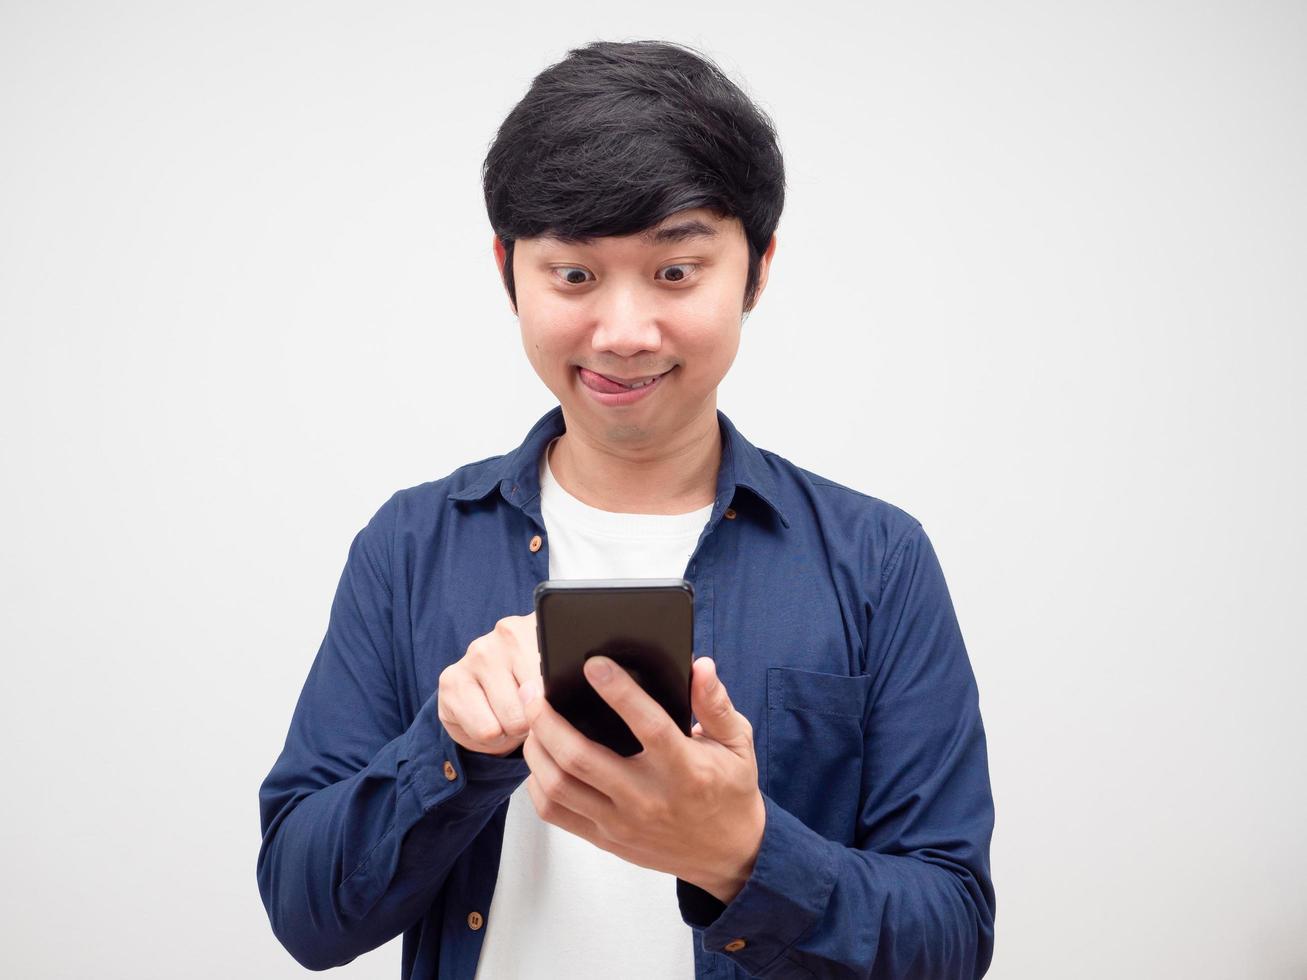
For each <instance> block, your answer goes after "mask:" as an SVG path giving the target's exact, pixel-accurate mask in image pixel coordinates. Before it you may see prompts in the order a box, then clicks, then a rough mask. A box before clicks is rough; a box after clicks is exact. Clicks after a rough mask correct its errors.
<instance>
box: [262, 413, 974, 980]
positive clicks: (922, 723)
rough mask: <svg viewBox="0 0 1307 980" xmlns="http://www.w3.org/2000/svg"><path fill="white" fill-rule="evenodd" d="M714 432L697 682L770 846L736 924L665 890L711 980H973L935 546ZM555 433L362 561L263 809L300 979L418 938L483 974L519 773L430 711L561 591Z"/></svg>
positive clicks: (348, 571)
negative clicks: (749, 755)
mask: <svg viewBox="0 0 1307 980" xmlns="http://www.w3.org/2000/svg"><path fill="white" fill-rule="evenodd" d="M717 418H718V423H719V425H720V427H721V434H722V455H721V462H720V466H719V468H718V476H717V495H716V500H715V501H714V503H713V507H712V512H711V515H710V517H709V519H708V522H707V524H706V525H705V526H704V529H703V532H702V534H701V535H700V537H699V541H698V543H697V545H696V546H695V550H694V553H693V554H692V555H691V557H690V560H689V562H688V564H687V566H686V569H685V576H684V577H685V578H686V579H687V580H689V581H690V582H691V583H692V585H693V586H694V600H695V601H694V655H695V656H696V657H698V656H711V657H712V658H713V659H714V660H715V661H716V665H717V671H718V674H719V675H720V676H721V679H722V682H723V683H724V684H725V685H726V688H727V691H728V692H729V693H730V696H731V700H732V701H733V702H734V704H735V706H736V708H737V709H738V710H740V711H741V712H743V713H744V714H745V715H746V716H747V717H748V719H749V721H750V722H751V723H752V725H753V731H754V746H755V751H756V755H757V761H758V780H759V788H760V790H761V791H762V794H763V800H764V802H765V806H766V828H765V830H764V833H763V838H762V844H761V848H760V850H759V852H758V855H757V859H756V861H755V864H754V868H753V872H752V875H751V876H750V878H749V879H748V880H747V881H746V883H745V885H744V887H743V888H742V889H741V891H740V892H739V894H738V895H736V896H735V898H734V899H733V900H732V901H731V902H730V903H729V904H723V903H722V902H721V901H719V900H718V899H716V898H715V897H713V896H712V895H710V894H709V893H707V892H706V891H704V890H702V889H700V888H698V887H697V886H695V885H691V884H690V883H688V882H686V881H683V880H681V879H679V878H678V879H676V900H677V901H678V902H679V904H680V911H681V915H682V918H683V919H684V921H685V922H686V923H687V924H688V925H689V926H690V927H691V928H692V929H693V933H692V935H693V941H694V946H695V950H694V957H695V975H696V977H698V978H704V977H714V976H716V977H728V978H729V977H741V976H754V977H775V978H782V977H802V978H812V977H873V978H890V977H922V978H925V977H930V978H933V980H943V978H964V977H965V978H975V977H980V976H982V975H983V974H984V973H985V971H986V970H987V969H988V967H989V963H990V959H991V957H992V953H993V943H994V888H993V884H992V882H991V879H990V871H989V847H990V838H991V836H992V833H993V826H994V805H993V798H992V795H991V792H990V784H989V767H988V757H987V752H986V744H985V730H984V726H983V724H982V722H981V717H980V709H979V702H978V692H977V688H976V681H975V677H974V674H973V672H972V668H971V663H970V660H969V658H968V656H967V651H966V648H965V646H964V644H963V639H962V634H961V631H960V629H959V626H958V622H957V618H956V616H955V614H954V610H953V605H952V600H951V599H950V597H949V592H948V588H947V586H946V585H945V581H944V576H943V573H942V571H941V568H940V564H939V561H938V559H937V558H936V555H935V551H934V549H933V548H932V547H931V542H930V539H929V538H928V537H927V536H926V533H925V531H924V530H923V529H922V526H921V524H920V523H919V522H918V521H917V520H916V519H915V518H914V517H912V516H911V515H910V514H908V513H906V512H904V511H903V510H901V509H899V508H898V507H895V506H894V505H892V504H889V503H887V502H885V501H883V500H880V499H877V498H875V497H871V496H868V495H866V494H864V493H860V492H858V491H856V490H852V489H850V488H848V487H844V486H841V485H840V484H838V483H834V482H832V481H830V480H827V479H823V478H822V477H819V476H817V475H815V474H813V473H811V472H809V471H807V470H805V469H802V468H800V467H798V466H796V465H794V464H793V463H791V462H789V461H788V460H787V459H784V458H783V457H781V456H778V455H776V454H775V453H772V452H768V451H767V450H762V449H758V448H756V447H755V446H753V445H752V444H750V443H749V442H748V441H747V440H746V439H745V438H744V437H743V436H741V435H740V433H739V432H738V431H737V430H736V429H735V427H734V425H732V424H731V422H730V420H729V419H728V418H727V417H726V415H725V414H724V413H722V412H721V411H718V412H717ZM564 428H565V423H564V420H563V414H562V408H561V407H555V408H554V409H552V410H551V411H550V412H548V413H546V414H545V415H544V416H543V417H542V418H541V419H540V420H539V421H538V422H536V424H535V425H534V426H533V427H532V429H531V431H530V432H529V433H528V434H527V436H526V439H525V441H524V442H523V443H522V444H521V446H519V447H518V448H517V449H515V450H513V451H512V452H510V453H507V454H505V455H500V456H493V457H490V458H488V459H484V460H481V461H479V462H476V463H469V464H468V465H466V466H462V467H460V468H459V469H457V470H455V471H454V472H453V473H451V474H449V475H448V476H445V477H443V478H442V479H439V480H435V481H432V482H428V483H423V484H421V485H419V486H415V487H411V488H408V489H405V490H401V491H399V492H397V493H396V494H394V495H393V496H392V497H391V498H390V499H389V500H388V501H386V503H385V504H383V505H382V506H381V508H380V509H379V510H378V511H377V512H376V514H375V515H374V516H373V518H372V519H371V520H370V521H369V522H368V524H367V526H366V527H364V528H363V529H362V530H361V531H359V533H358V534H357V536H356V537H355V538H354V540H353V543H352V544H351V546H350V549H349V555H348V558H347V560H346V563H345V568H344V571H343V573H342V575H341V578H340V584H339V586H338V588H337V590H336V595H335V599H334V600H333V602H332V606H331V613H330V619H329V622H328V626H327V631H326V635H325V637H324V638H323V641H322V646H321V647H320V649H319V650H318V653H317V656H316V658H315V660H314V662H313V665H312V667H311V668H310V670H309V674H308V678H307V680H306V681H305V683H304V688H303V690H302V692H301V693H300V697H299V700H298V703H297V704H296V706H295V711H294V715H293V717H292V719H291V723H290V730H289V733H288V735H287V737H286V743H285V747H284V748H283V749H282V752H281V755H280V757H279V758H278V759H277V761H276V763H275V764H274V765H273V767H272V770H271V772H269V773H268V776H267V778H266V779H265V780H264V782H263V785H262V786H261V788H260V790H259V812H260V822H261V826H262V834H263V841H262V845H261V847H260V849H259V856H258V869H257V870H258V882H259V890H260V892H261V894H262V896H263V902H264V905H265V907H266V908H267V911H268V917H269V920H270V921H271V924H272V929H273V932H274V933H275V934H276V936H277V938H278V939H279V940H280V941H281V942H282V944H283V945H285V947H286V948H287V950H289V951H290V953H291V955H292V956H294V957H295V959H296V960H298V961H299V962H300V963H301V964H302V965H304V966H306V967H308V968H310V969H315V970H321V969H326V968H328V967H332V966H337V965H341V964H344V963H347V962H349V961H350V960H352V959H354V958H355V957H357V956H358V955H360V954H361V953H364V952H367V951H368V950H371V949H375V948H376V947H378V946H380V945H382V944H383V943H385V942H387V941H388V940H390V939H392V938H394V937H395V936H397V935H399V934H400V933H403V935H404V942H403V958H402V962H403V977H404V978H405V980H409V978H414V980H426V978H434V977H440V978H460V980H464V978H465V980H471V978H472V977H473V974H474V973H475V970H476V962H477V958H478V956H479V954H480V949H481V942H482V939H483V937H484V936H485V931H484V929H483V928H482V927H483V925H484V922H485V917H486V915H487V914H488V912H489V909H490V902H491V897H492V895H493V893H494V889H495V883H496V879H497V876H498V870H499V857H500V849H501V844H502V842H503V833H504V820H505V816H506V814H507V810H508V802H509V796H510V795H511V794H512V792H513V791H514V789H516V788H517V786H518V785H519V784H520V783H521V782H522V781H523V780H524V779H525V778H526V777H527V776H528V775H529V774H530V770H529V768H528V766H527V764H526V762H525V761H524V760H523V758H522V756H521V750H520V749H518V750H517V752H515V753H514V755H513V756H509V757H504V758H500V757H496V756H493V755H488V754H482V753H477V752H471V751H469V750H467V749H465V748H463V747H462V746H460V745H459V744H458V743H456V742H455V741H453V739H451V738H450V736H449V734H448V733H447V732H446V731H445V729H444V728H443V726H442V725H441V723H440V720H439V718H438V717H437V714H436V688H437V684H438V681H439V677H440V673H441V671H442V670H444V668H445V667H447V666H448V665H450V664H452V663H454V662H456V661H458V660H460V659H462V657H463V655H464V654H465V653H466V651H467V647H468V644H469V643H471V641H472V640H473V639H475V638H476V637H478V636H480V635H482V634H484V633H488V632H490V631H491V630H492V629H493V628H494V625H495V623H496V621H497V620H499V619H500V618H502V617H504V616H508V615H526V614H528V613H530V612H531V611H532V608H533V605H532V590H533V589H534V588H535V586H536V584H537V583H538V582H541V581H543V580H544V579H547V578H548V577H549V551H548V548H549V537H548V534H547V533H546V529H545V526H544V521H543V519H542V518H541V515H540V480H539V470H538V466H539V460H540V455H541V453H542V452H543V451H544V449H545V447H546V446H547V445H548V444H549V441H550V440H551V439H552V438H553V437H554V436H557V435H558V434H560V433H561V432H563V431H564ZM850 448H851V451H852V450H853V449H854V448H855V447H850ZM536 536H539V538H540V541H539V542H537V543H536V545H537V546H536V550H532V539H533V538H535V537H536ZM671 900H672V895H671V894H670V891H669V894H668V901H671ZM584 901H585V896H583V895H578V896H577V902H578V903H581V904H582V905H583V903H584ZM594 914H595V915H596V916H602V909H599V910H595V913H594ZM601 927H602V924H601V921H600V919H599V918H596V928H601ZM501 928H502V927H501ZM509 928H511V926H509ZM541 953H542V954H546V955H547V954H548V951H547V950H542V951H541ZM621 972H622V971H621V964H620V963H615V964H614V976H620V975H621ZM687 980H688V978H687Z"/></svg>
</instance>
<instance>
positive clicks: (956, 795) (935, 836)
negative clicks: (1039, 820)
mask: <svg viewBox="0 0 1307 980" xmlns="http://www.w3.org/2000/svg"><path fill="white" fill-rule="evenodd" d="M867 666H868V670H869V672H871V673H872V674H873V686H872V690H871V696H870V697H869V698H868V701H867V703H868V709H867V714H866V715H865V717H864V719H863V731H864V733H865V741H864V751H863V766H862V792H861V797H860V803H859V811H858V820H857V833H856V841H855V845H854V846H852V847H849V846H845V845H843V844H840V843H837V842H835V841H831V840H828V839H826V838H825V837H822V836H821V835H820V834H818V833H817V832H816V831H814V830H812V829H811V828H810V827H808V826H807V825H805V824H804V823H802V822H801V821H800V820H798V819H797V818H796V817H795V816H793V815H792V814H790V813H789V812H787V811H786V810H784V809H783V808H781V807H780V806H778V805H777V804H776V803H775V802H774V801H773V800H772V799H771V798H770V797H768V796H766V795H765V794H764V801H765V803H766V816H767V823H766V827H765V830H764V832H763V838H762V843H761V846H760V847H759V850H758V855H757V859H756V862H755V864H754V867H753V871H752V873H751V875H750V877H749V878H748V880H747V881H746V882H745V885H744V887H743V888H742V889H741V890H740V892H739V893H738V894H737V895H736V896H735V897H734V898H733V899H732V900H731V902H730V903H729V904H723V903H722V902H720V901H719V900H717V899H716V898H714V897H713V896H712V895H710V894H708V893H707V892H704V891H703V890H701V889H699V888H697V887H696V886H694V885H690V884H689V883H687V882H684V881H681V880H680V879H678V880H677V884H676V888H677V897H678V898H679V899H680V902H681V911H682V917H683V918H684V919H685V921H686V922H687V923H688V924H690V925H692V926H694V927H696V928H700V929H703V930H704V935H703V943H704V947H705V948H706V949H709V950H712V951H714V952H724V954H725V955H727V956H730V957H731V958H732V959H733V960H734V961H735V962H736V963H738V964H739V966H740V967H741V968H742V969H744V970H745V971H746V972H747V973H748V974H749V975H751V976H755V977H769V978H781V977H803V978H817V977H820V978H826V977H832V978H833V977H866V978H871V980H907V978H922V980H924V978H931V980H944V978H950V980H964V978H965V980H976V978H979V977H981V976H983V975H984V974H985V972H986V971H987V970H988V969H989V964H990V960H991V958H992V956H993V947H994V908H995V906H994V888H993V884H992V882H991V879H990V873H989V844H990V838H991V837H992V834H993V827H994V804H993V799H992V795H991V792H990V785H989V764H988V756H987V751H986V742H985V730H984V726H983V724H982V722H981V718H980V709H979V699H978V691H977V688H976V682H975V677H974V674H973V673H972V669H971V664H970V661H969V659H968V657H967V653H966V648H965V646H964V645H963V640H962V634H961V631H960V629H959V627H958V623H957V619H956V616H955V615H954V610H953V604H952V600H951V599H950V597H949V594H948V588H947V586H946V585H945V582H944V576H943V572H942V570H941V569H940V566H939V561H938V559H937V557H936V555H935V551H934V549H933V547H932V546H931V543H930V540H929V538H928V537H927V536H926V533H925V531H924V530H922V528H921V525H920V524H917V525H914V526H913V528H911V529H910V530H909V531H908V532H907V533H906V534H905V535H904V537H903V538H902V539H901V540H900V542H899V544H898V546H897V547H896V549H895V551H894V553H893V556H892V557H891V558H890V560H889V562H888V563H887V564H886V569H885V574H884V577H883V580H882V587H881V590H880V601H879V603H878V604H877V607H876V609H875V611H874V615H873V620H872V623H871V641H870V654H869V657H868V664H867ZM739 939H742V940H744V943H745V945H744V946H743V947H740V948H738V949H736V950H735V951H734V952H731V951H725V947H726V946H727V945H728V944H730V943H732V942H733V941H735V940H739Z"/></svg>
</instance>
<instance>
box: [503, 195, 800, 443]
mask: <svg viewBox="0 0 1307 980" xmlns="http://www.w3.org/2000/svg"><path fill="white" fill-rule="evenodd" d="M660 233H661V234H660ZM775 245H776V241H775V238H774V237H773V239H772V241H771V244H770V245H769V247H768V249H767V252H766V254H765V255H764V256H763V259H762V263H761V267H760V268H759V283H758V295H761V292H762V287H763V285H765V283H766V276H767V268H768V266H769V264H770V261H771V256H772V253H773V251H774V250H775ZM494 249H495V254H496V257H497V260H498V261H499V263H500V266H501V268H502V265H503V260H504V251H503V246H502V245H501V244H500V242H499V239H498V238H496V239H495V242H494ZM748 257H749V253H748V246H747V243H746V241H745V237H744V228H743V226H742V225H741V224H740V222H739V220H738V219H736V218H729V219H721V218H718V217H716V216H715V215H713V213H712V212H711V211H709V210H707V209H704V208H695V209H691V210H687V211H681V212H678V213H677V214H674V215H672V216H671V217H669V218H667V219H665V220H663V221H661V222H660V223H659V224H658V225H656V226H654V227H653V228H651V229H647V230H646V231H644V232H640V233H638V234H634V235H626V236H622V237H608V238H597V239H594V240H593V241H592V242H590V243H589V244H585V245H568V244H565V243H562V242H559V241H556V240H553V239H550V238H548V237H539V238H529V239H528V238H523V239H519V240H518V242H517V244H516V246H515V248H514V255H513V274H514V280H515V287H516V291H517V316H518V320H519V324H520V327H521V330H522V344H523V347H524V348H525V350H526V354H527V357H528V359H529V360H530V361H531V365H532V366H533V367H534V368H535V371H536V374H538V375H539V376H540V379H541V380H542V381H543V382H544V383H545V385H546V386H547V387H548V388H549V390H550V391H552V392H553V393H554V395H555V396H556V397H557V398H558V401H559V403H560V404H561V405H562V407H563V410H564V413H565V416H566V418H567V422H568V425H569V427H571V426H575V425H580V426H582V427H584V429H585V430H586V431H587V432H588V433H589V434H591V435H592V436H593V437H594V438H597V439H600V440H602V441H605V442H612V443H617V444H647V443H649V442H653V441H661V440H662V439H665V438H668V437H669V436H672V435H674V433H676V432H677V431H680V430H682V429H684V428H687V427H689V426H690V425H691V423H692V422H693V421H694V420H696V419H701V418H702V416H703V415H704V413H706V412H715V409H716V391H717V385H718V384H719V383H720V382H721V380H722V378H723V377H724V376H725V375H726V372H727V370H728V369H729V368H730V366H731V363H732V362H733V361H734V360H735V354H736V351H737V350H738V348H739V344H740V326H741V320H742V316H743V312H744V311H743V302H744V283H745V278H746V275H747V272H748ZM601 375H602V376H606V377H607V378H608V379H612V381H616V382H626V383H632V382H637V381H641V380H644V379H646V378H649V377H653V376H657V380H656V381H654V382H653V384H652V385H650V386H649V387H648V388H647V389H645V390H643V391H641V390H636V389H628V388H625V387H618V386H616V385H614V384H613V383H612V382H610V381H605V380H604V379H603V378H601V377H599V376H601Z"/></svg>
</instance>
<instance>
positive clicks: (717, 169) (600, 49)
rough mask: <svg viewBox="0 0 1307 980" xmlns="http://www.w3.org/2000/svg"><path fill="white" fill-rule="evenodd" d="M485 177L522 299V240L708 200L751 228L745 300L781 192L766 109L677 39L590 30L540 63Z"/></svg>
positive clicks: (605, 227) (633, 225)
mask: <svg viewBox="0 0 1307 980" xmlns="http://www.w3.org/2000/svg"><path fill="white" fill-rule="evenodd" d="M481 180H482V186H483V188H484V190H485V197H486V211H487V212H488V213H489V216H490V224H491V227H493V228H494V231H495V234H496V235H497V236H498V237H499V240H500V241H501V242H502V243H503V245H504V250H505V252H506V259H505V262H504V285H505V286H506V287H507V289H508V294H509V298H510V299H511V300H512V302H513V306H514V308H516V306H517V290H516V288H515V286H514V282H513V244H514V242H515V241H516V240H517V239H518V238H533V237H536V236H538V235H543V234H546V233H548V234H550V235H553V236H555V237H557V238H559V239H561V240H564V241H568V240H570V241H581V240H585V239H589V238H594V237H599V236H607V235H630V234H634V233H636V232H640V231H644V230H646V229H648V228H650V227H652V226H653V225H656V224H657V223H658V222H660V221H662V220H663V219H664V218H667V217H668V216H670V215H672V214H674V213H676V212H677V211H683V210H685V209H687V208H708V209H709V210H711V211H712V212H713V213H715V214H716V215H717V216H718V217H720V218H731V217H736V218H739V220H740V223H741V224H742V225H743V227H744V235H745V238H746V239H747V241H748V245H749V267H748V276H747V279H746V281H745V288H744V298H743V306H744V309H746V310H747V309H750V308H751V307H752V305H753V302H754V300H755V299H756V295H755V292H756V290H757V286H758V267H759V263H760V261H761V257H762V253H763V252H765V251H766V250H767V245H768V243H769V242H770V241H771V237H772V233H773V232H774V231H775V230H776V225H777V223H778V222H779V221H780V217H781V209H782V207H783V206H784V203H785V167H784V163H783V161H782V159H781V151H780V147H779V145H778V141H777V138H776V131H775V128H774V126H773V124H772V121H771V119H770V118H769V117H768V116H767V114H766V113H764V112H763V111H762V110H761V109H760V108H758V106H756V105H755V104H754V103H753V102H752V101H751V100H750V99H749V97H748V96H747V95H745V94H744V92H743V91H741V90H740V88H739V87H738V86H737V85H736V84H735V83H734V82H732V81H731V80H730V79H729V78H728V77H727V76H726V75H725V74H724V73H723V72H722V70H721V69H720V68H718V67H717V65H715V64H714V63H713V62H712V61H711V60H710V59H709V58H707V57H706V56H705V55H703V54H702V53H700V52H698V51H696V50H694V49H693V48H690V47H689V46H687V45H682V44H677V43H674V42H669V41H594V42H591V43H590V44H588V45H586V46H585V47H582V48H574V49H572V50H571V51H569V52H568V54H567V57H565V58H564V59H563V60H562V61H559V62H557V63H556V64H553V65H550V66H549V67H548V68H546V69H545V70H544V71H542V72H540V74H538V75H536V77H535V78H534V79H533V80H532V82H531V87H530V89H529V90H528V91H527V93H526V95H525V96H523V97H522V100H521V101H520V102H518V104H517V105H515V106H514V107H513V109H512V111H510V112H509V114H508V116H507V117H506V118H505V119H504V121H503V123H502V124H501V125H500V127H499V130H498V132H497V133H496V135H495V138H494V141H493V142H492V143H491V145H490V150H489V152H488V153H487V154H486V158H485V162H484V163H483V164H482V168H481Z"/></svg>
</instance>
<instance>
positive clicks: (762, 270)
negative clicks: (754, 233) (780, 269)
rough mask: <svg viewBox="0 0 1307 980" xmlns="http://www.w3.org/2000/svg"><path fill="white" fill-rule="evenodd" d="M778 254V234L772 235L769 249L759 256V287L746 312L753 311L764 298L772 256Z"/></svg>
mask: <svg viewBox="0 0 1307 980" xmlns="http://www.w3.org/2000/svg"><path fill="white" fill-rule="evenodd" d="M775 254H776V236H775V234H773V235H772V236H771V241H769V242H768V243H767V251H765V252H763V253H762V255H761V256H760V257H759V258H758V288H757V289H756V290H754V293H753V303H752V304H751V305H750V306H749V309H748V310H746V311H745V312H747V313H752V312H753V310H754V308H755V307H757V305H758V300H760V299H762V291H763V288H764V287H766V285H767V276H768V274H769V273H770V272H771V260H772V256H773V255H775Z"/></svg>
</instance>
